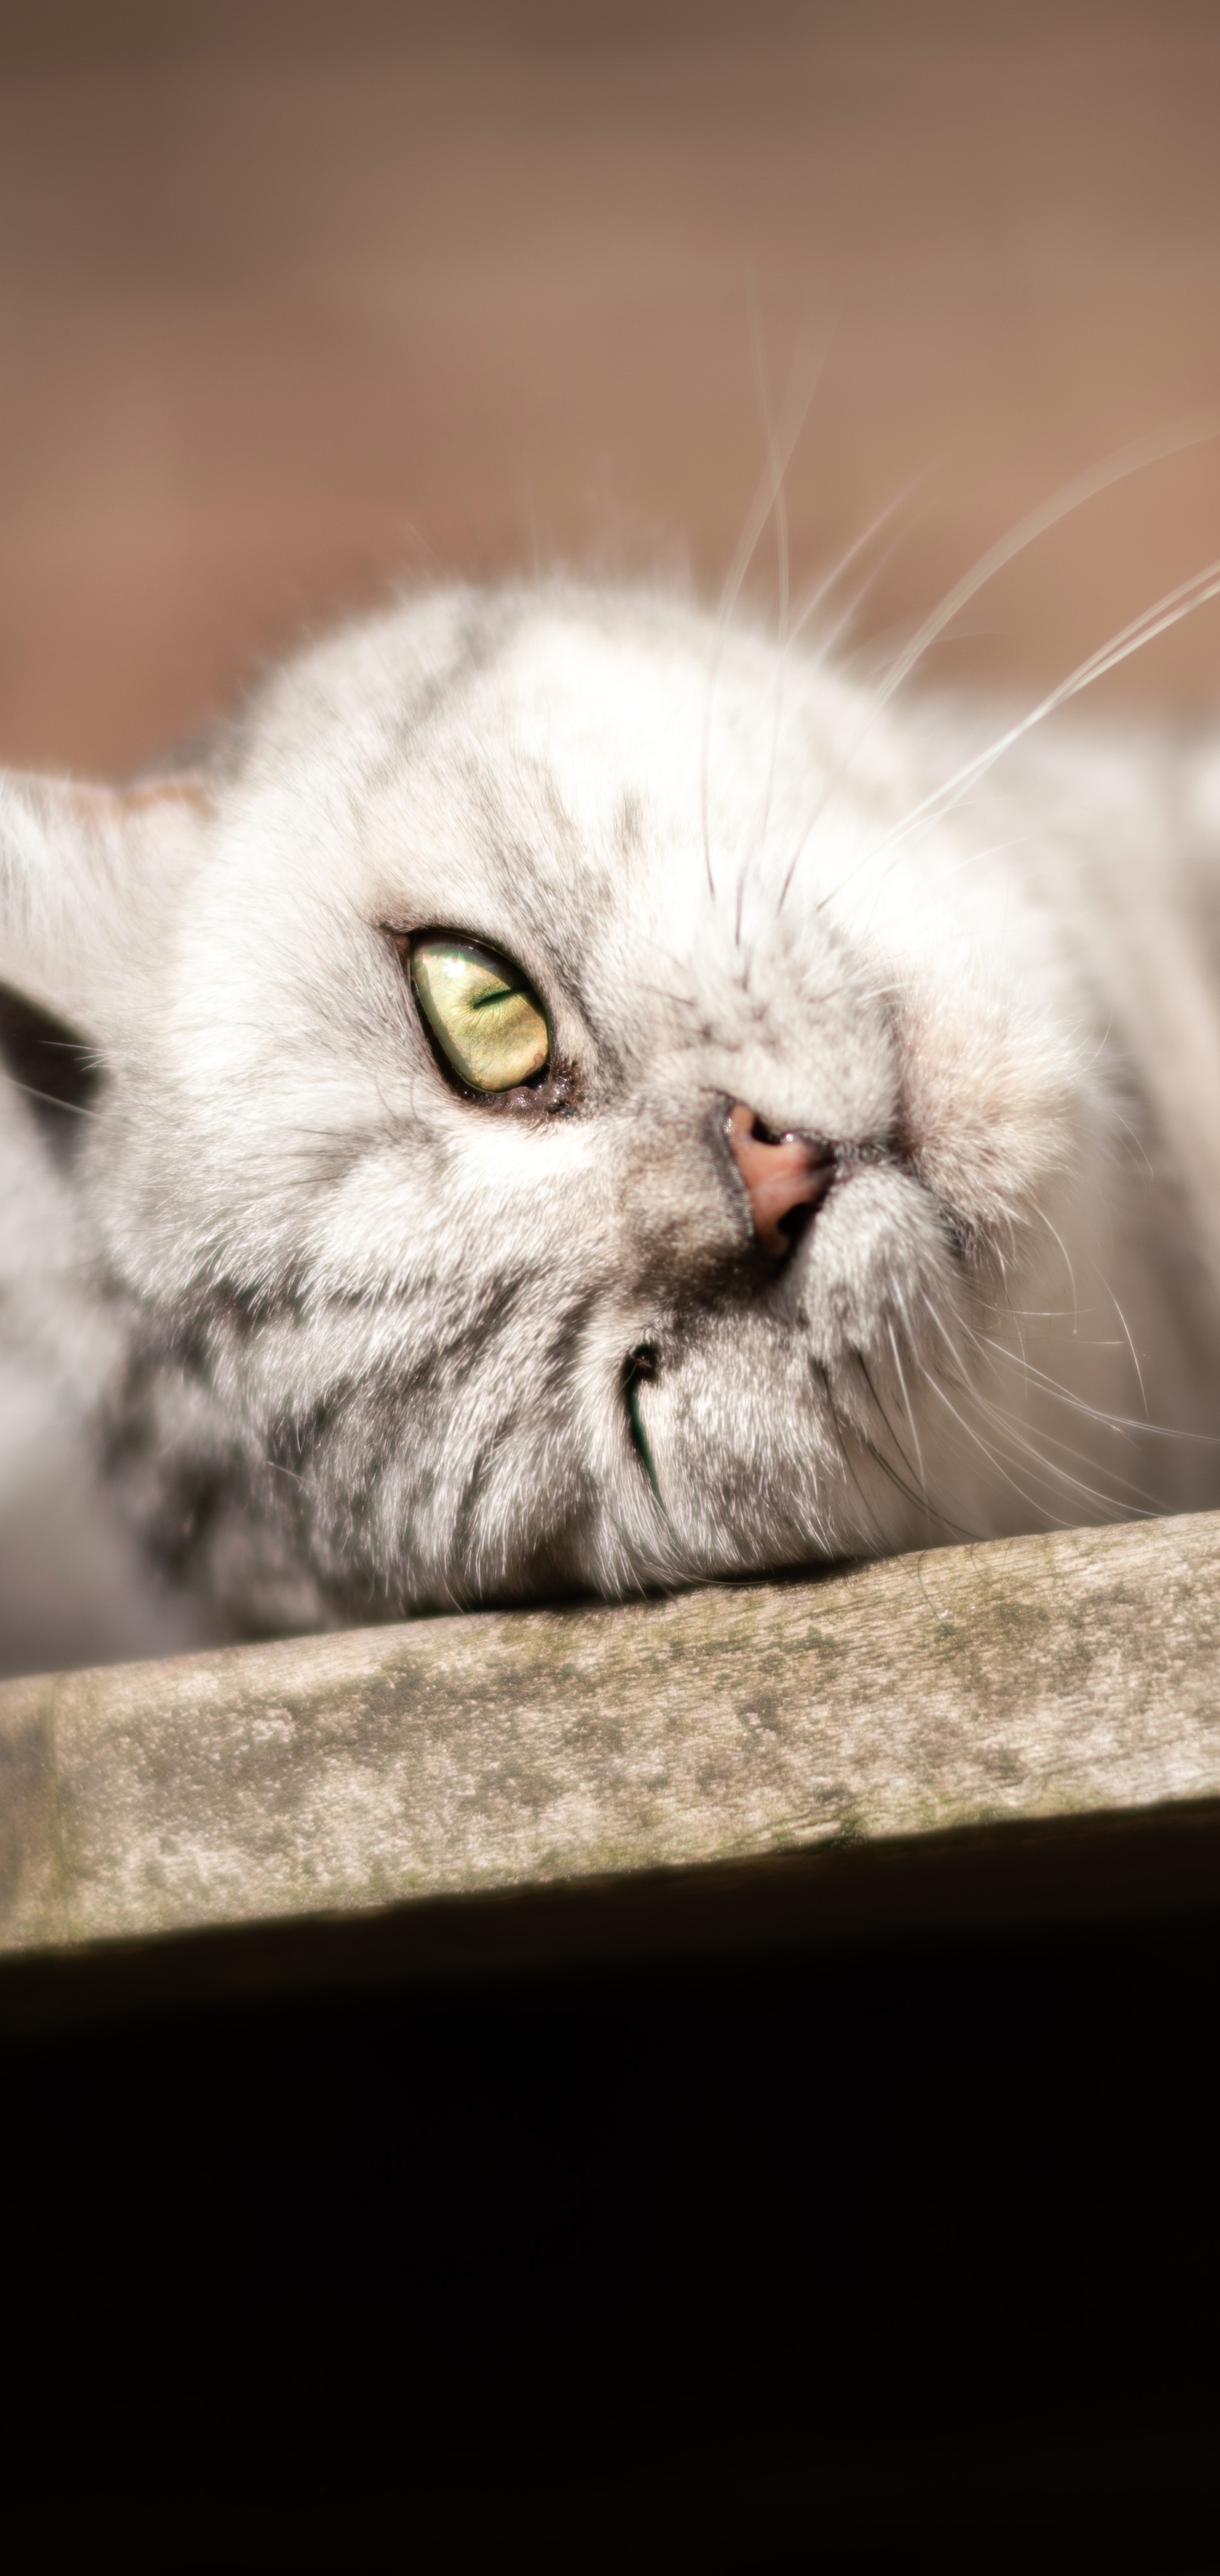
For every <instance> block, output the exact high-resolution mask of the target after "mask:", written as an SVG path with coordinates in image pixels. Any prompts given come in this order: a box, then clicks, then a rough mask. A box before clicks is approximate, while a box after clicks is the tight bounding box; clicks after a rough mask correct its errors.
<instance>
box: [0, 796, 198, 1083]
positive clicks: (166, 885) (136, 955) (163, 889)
mask: <svg viewBox="0 0 1220 2576" xmlns="http://www.w3.org/2000/svg"><path fill="white" fill-rule="evenodd" d="M208 818H209V800H208V794H207V789H206V786H205V784H204V782H203V781H202V780H201V779H199V778H196V777H194V776H183V777H171V778H165V779H157V780H154V781H152V782H151V783H150V784H147V785H145V786H142V787H135V788H130V789H120V788H110V787H92V786H82V785H80V784H79V783H77V782H76V781H75V780H71V779H58V778H37V777H30V776H25V775H20V774H18V773H15V772H12V771H5V772H0V984H3V985H5V986H7V987H8V989H9V992H10V994H14V993H15V994H18V995H21V996H23V997H24V999H25V1000H26V1001H27V1002H28V1004H29V1005H31V1006H32V1007H33V1008H34V1009H36V1010H38V1011H41V1012H43V1013H50V1014H52V1015H53V1016H54V1017H55V1018H56V1019H58V1020H61V1021H63V1022H66V1023H67V1024H68V1025H69V1027H70V1028H71V1029H72V1030H74V1031H75V1032H76V1033H77V1034H78V1035H79V1037H80V1038H81V1039H82V1040H84V1041H85V1042H86V1043H87V1044H88V1045H89V1046H90V1047H92V1048H94V1049H96V1050H97V1051H98V1053H99V1054H101V1055H102V1056H104V1055H105V1053H106V1051H107V1047H108V1045H109V1044H110V1043H111V1042H112V1041H113V1039H115V1038H116V1037H117V1036H118V1035H119V1033H120V1031H121V1029H122V1027H123V1025H124V1022H125V1020H126V1018H127V1016H128V1013H129V1012H130V1009H131V1007H132V1001H133V981H134V974H133V970H137V969H138V965H139V961H140V959H141V957H142V956H145V955H147V954H148V952H149V949H150V947H151V945H152V942H153V938H154V935H155V928H156V923H157V919H158V917H159V915H161V914H162V913H163V911H164V910H165V908H166V906H167V904H168V903H169V902H170V901H172V897H173V892H174V889H175V887H176V886H177V884H178V883H179V882H180V881H181V878H182V876H183V874H184V873H185V872H186V871H187V870H188V869H189V868H190V866H191V863H192V861H193V859H194V858H195V856H196V855H197V853H198V851H199V849H200V847H201V845H202V840H203V835H204V832H205V830H206V828H207V823H208Z"/></svg>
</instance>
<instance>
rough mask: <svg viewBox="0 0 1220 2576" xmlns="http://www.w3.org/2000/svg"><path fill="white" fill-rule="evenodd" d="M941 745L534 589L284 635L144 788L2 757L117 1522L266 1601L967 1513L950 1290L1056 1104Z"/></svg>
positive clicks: (776, 676) (518, 1579) (1020, 1272)
mask: <svg viewBox="0 0 1220 2576" xmlns="http://www.w3.org/2000/svg"><path fill="white" fill-rule="evenodd" d="M948 765H949V764H948V762H947V760H946V759H945V758H943V757H942V756H941V754H940V751H939V749H938V746H937V743H936V739H935V727H934V726H932V727H931V728H929V727H928V726H927V725H922V726H920V725H912V724H910V723H909V722H906V723H898V722H896V721H895V720H894V719H893V718H892V716H891V715H889V714H886V713H883V712H879V711H878V710H877V709H876V708H875V706H874V705H873V703H872V701H871V700H870V699H869V698H868V697H867V695H865V694H864V693H862V692H859V691H857V690H856V689H854V688H852V687H851V686H850V685H849V684H848V683H847V682H846V681H845V680H843V679H841V678H839V677H837V676H836V675H835V674H834V672H833V671H831V670H828V669H827V668H826V667H825V666H824V665H823V664H821V663H820V662H819V661H818V660H817V658H816V657H815V656H812V655H809V656H804V655H802V654H801V653H799V652H797V651H795V650H793V651H789V652H787V653H784V652H781V651H780V649H779V648H778V647H777V646H776V645H774V644H773V643H772V642H770V641H769V640H768V639H767V638H766V637H765V636H764V635H763V634H761V633H750V632H748V631H746V632H738V631H734V632H732V633H724V632H722V631H721V630H719V629H718V628H717V627H716V626H715V625H714V624H713V622H712V621H710V620H708V619H705V618H704V617H703V616H702V615H700V614H699V613H698V612H697V611H696V610H694V609H693V608H690V607H688V606H686V605H685V604H683V603H681V602H675V601H673V600H670V599H667V598H664V597H659V596H653V595H650V594H640V593H638V592H632V593H628V594H616V593H602V592H597V591H585V590H581V589H578V588H574V587H572V588H569V587H564V586H560V585H549V586H539V587H534V588H514V589H505V590H500V591H493V592H476V591H470V590H446V591H441V592H437V593H433V594H430V595H426V596H423V597H420V598H418V599H413V600H408V601H406V602H405V603H404V604H402V605H401V606H399V607H397V608H395V609H393V610H392V611H391V612H389V613H388V614H385V615H383V616H380V617H378V618H375V619H373V620H371V621H369V622H367V623H365V624H363V625H361V626H358V627H355V628H353V629H351V630H349V631H347V632H344V633H341V634H339V635H338V636H336V637H335V638H333V639H332V640H331V641H329V642H327V643H325V644H323V645H321V646H320V647H318V648H316V649H314V650H312V651H310V652H307V653H306V654H305V655H304V656H303V657H302V658H301V659H300V660H299V661H297V662H296V663H295V664H293V665H291V666H290V667H289V668H288V669H287V670H286V671H284V672H283V673H282V674H280V675H279V676H278V677H277V678H276V679H275V680H274V681H273V682H272V683H271V684H270V685H269V686H268V688H267V689H266V690H265V691H264V692H263V694H262V695H261V696H260V697H259V699H258V700H257V701H256V702H255V703H254V705H253V706H252V707H251V709H250V710H249V712H248V714H247V716H246V718H245V720H244V721H243V722H242V724H241V725H240V726H239V727H237V728H235V729H234V731H233V732H232V733H231V734H230V735H229V736H227V737H226V739H225V741H224V743H223V745H222V747H221V749H220V750H219V752H218V753H217V755H216V756H215V757H214V759H212V760H211V762H210V763H209V764H208V765H207V766H206V767H205V768H204V769H203V770H202V771H201V772H200V773H199V774H198V775H193V776H191V777H186V778H180V779H173V778H168V779H166V780H164V781H154V782H152V783H151V784H150V785H147V786H145V787H143V788H141V789H139V790H137V791H136V792H135V793H133V794H129V795H122V794H118V793H111V792H109V791H103V790H93V789H83V788H77V787H71V786H64V785H59V784H54V783H48V782H31V781H23V780H9V781H8V782H7V783H6V785H5V788H4V801H3V812H2V817H0V861H2V864H3V868H4V886H5V893H4V898H3V930H4V938H3V948H2V951H0V974H2V975H3V977H4V979H5V982H6V984H7V986H8V988H9V991H10V1011H9V1027H10V1040H11V1039H12V1030H13V1027H14V1026H15V1025H16V1023H17V1022H18V1021H19V1020H20V1015H21V1011H22V1010H24V1011H25V1012H26V1014H27V1020H26V1038H25V1041H24V1044H25V1056H24V1059H23V1062H24V1078H25V1079H26V1081H27V1084H28V1085H29V1087H30V1089H31V1090H32V1091H34V1092H37V1091H38V1090H40V1089H42V1090H46V1089H47V1088H48V1087H49V1088H50V1089H52V1090H53V1089H54V1083H53V1082H52V1081H50V1080H49V1076H48V1079H47V1080H41V1079H40V1078H39V1076H38V1070H37V1068H38V1066H39V1065H41V1067H42V1069H43V1074H44V1075H47V1069H48V1068H51V1069H52V1070H54V1069H56V1068H57V1069H58V1074H59V1077H60V1087H61V1089H62V1091H63V1092H64V1094H65V1098H64V1099H63V1100H62V1101H61V1103H60V1113H59V1115H58V1120H57V1125H58V1129H59V1130H60V1131H62V1132H60V1133H58V1134H57V1137H56V1138H55V1139H54V1140H49V1141H48V1146H47V1151H48V1153H49V1154H51V1155H53V1156H57V1157H58V1165H59V1169H60V1171H61V1173H62V1182H61V1184H60V1186H61V1189H62V1193H63V1199H64V1205H65V1207H66V1208H69V1207H70V1220H68V1219H66V1220H65V1232H64V1236H63V1242H62V1245H61V1247H60V1249H59V1251H58V1253H57V1254H56V1255H55V1260H56V1261H57V1262H58V1265H59V1271H60V1273H61V1274H62V1278H67V1276H68V1274H69V1273H70V1274H71V1283H72V1290H73V1293H74V1294H76V1295H77V1296H78V1297H79V1298H81V1299H83V1300H84V1301H85V1302H86V1303H87V1304H88V1305H89V1307H90V1309H91V1310H92V1311H94V1312H96V1311H98V1310H101V1311H104V1313H105V1316H106V1318H107V1327H108V1339H107V1343H106V1349H107V1359H106V1363H105V1367H104V1369H102V1370H100V1372H99V1377H98V1384H97V1387H96V1390H95V1406H96V1414H97V1420H98V1424H99V1429H100V1435H101V1437H102V1439H103V1441H104V1443H105V1447H106V1454H107V1459H108V1464H109V1468H110V1471H111V1473H112V1474H113V1475H114V1476H115V1478H116V1479H117V1480H118V1481H119V1482H120V1483H121V1485H122V1486H123V1488H124V1490H125V1491H126V1493H127V1495H128V1498H129V1501H130V1504H131V1507H132V1509H133V1510H134V1512H135V1513H136V1515H137V1517H138V1519H139V1520H140V1522H141V1524H142V1526H143V1528H144V1531H145V1534H146V1536H147V1538H148V1540H149V1543H150V1545H152V1546H153V1547H154V1548H155V1549H156V1550H157V1551H159V1552H160V1554H161V1555H162V1556H163V1557H165V1558H167V1559H169V1560H171V1561H173V1562H176V1563H178V1564H180V1565H182V1566H183V1567H184V1568H185V1567H190V1568H192V1569H193V1570H194V1571H195V1572H196V1573H198V1574H199V1575H200V1576H201V1577H202V1578H203V1579H205V1580H206V1581H207V1582H209V1583H210V1584H211V1586H212V1587H213V1588H214V1589H215V1590H216V1591H217V1592H218V1593H219V1594H220V1595H221V1597H222V1598H224V1599H225V1600H227V1601H228V1602H229V1603H230V1604H231V1605H232V1607H233V1608H234V1610H235V1612H236V1614H237V1615H238V1616H239V1617H240V1618H241V1619H243V1620H244V1621H247V1622H249V1623H253V1624H259V1625H265V1626H275V1625H279V1624H287V1623H290V1622H295V1621H298V1620H312V1619H317V1618H333V1617H360V1616H367V1615H385V1614H387V1613H388V1614H393V1613H394V1612H396V1611H400V1610H405V1609H408V1608H411V1607H417V1606H439V1605H444V1604H453V1603H461V1602H472V1601H477V1600H484V1599H493V1598H524V1597H528V1596H530V1595H531V1594H532V1595H535V1596H537V1595H538V1594H545V1593H550V1592H554V1591H557V1590H561V1589H566V1588H570V1587H582V1588H583V1587H591V1588H593V1589H595V1590H599V1591H603V1592H607V1593H612V1594H613V1593H620V1592H623V1591H627V1590H630V1589H632V1588H636V1587H639V1586H642V1585H649V1584H654V1583H668V1582H675V1581H680V1580H684V1579H690V1578H692V1577H699V1576H707V1575H713V1574H732V1573H739V1572H748V1571H755V1570H758V1569H761V1568H765V1567H775V1566H781V1565H789V1564H796V1563H801V1562H807V1561H809V1560H810V1559H814V1558H819V1557H825V1556H838V1555H843V1554H852V1553H860V1552H872V1551H875V1550H877V1549H879V1548H889V1547H894V1546H900V1545H903V1544H909V1543H914V1542H916V1541H919V1540H923V1539H927V1538H929V1537H937V1536H939V1537H945V1536H948V1535H951V1534H953V1532H954V1531H955V1530H957V1529H960V1528H962V1527H970V1528H975V1527H977V1528H981V1529H989V1528H994V1527H996V1526H1003V1525H1006V1513H1010V1512H1011V1504H1010V1503H1008V1502H1007V1501H1006V1498H1005V1497H1004V1495H1003V1494H1002V1493H1001V1491H1000V1486H999V1484H998V1483H997V1480H996V1476H995V1473H994V1470H993V1467H992V1466H991V1465H989V1463H988V1456H987V1455H986V1454H985V1451H984V1448H983V1447H982V1446H980V1445H979V1443H978V1441H977V1439H976V1436H975V1434H974V1431H973V1429H972V1426H971V1422H970V1419H969V1418H968V1417H969V1406H970V1404H971V1402H972V1400H973V1398H972V1389H973V1388H974V1386H975V1383H976V1380H977V1377H978V1372H979V1365H980V1364H979V1360H978V1353H979V1351H980V1350H981V1349H982V1346H983V1339H984V1335H983V1332H982V1330H981V1319H984V1318H986V1317H991V1316H993V1315H994V1311H995V1309H996V1307H997V1305H1001V1306H1002V1305H1003V1304H1004V1301H1005V1299H1008V1300H1009V1301H1010V1302H1011V1301H1012V1300H1013V1298H1014V1297H1015V1299H1016V1302H1018V1303H1019V1302H1021V1298H1022V1297H1023V1296H1025V1295H1026V1292H1027V1291H1028V1289H1029V1288H1030V1285H1031V1282H1036V1278H1037V1276H1038V1274H1039V1272H1040V1269H1041V1267H1042V1266H1044V1262H1045V1257H1046V1250H1047V1244H1048V1239H1049V1237H1048V1227H1049V1226H1051V1225H1052V1224H1053V1218H1054V1211H1055V1208H1056V1206H1057V1205H1058V1203H1059V1201H1060V1199H1061V1198H1062V1196H1063V1193H1064V1192H1065V1191H1070V1190H1072V1189H1074V1188H1077V1187H1078V1186H1079V1167H1080V1154H1081V1137H1082V1120H1084V1118H1085V1116H1086V1106H1087V1104H1085V1090H1084V1076H1083V1074H1082V1072H1081V1068H1080V1064H1079V1062H1078V1059H1077V1053H1076V1049H1075V1045H1074V1041H1073V1039H1072V1037H1071V1033H1070V1013H1069V1014H1066V1015H1065V1013H1064V1012H1063V1011H1062V1010H1060V1009H1059V1008H1057V1007H1056V1006H1055V994H1056V989H1057V988H1056V978H1057V977H1061V968H1060V965H1059V963H1058V961H1057V959H1056V957H1055V955H1054V954H1053V953H1051V952H1050V951H1049V950H1048V948H1047V944H1046V943H1047V932H1046V925H1045V922H1044V920H1043V918H1042V917H1041V915H1040V913H1039V909H1038V907H1037V905H1036V904H1033V903H1031V902H1029V901H1028V900H1027V899H1025V897H1024V896H1023V894H1022V892H1021V888H1020V885H1019V884H1014V882H1013V881H1012V880H1011V878H1010V876H1009V875H1008V874H1006V873H1005V871H1004V869H1003V867H1002V865H1001V864H1000V862H999V861H995V860H993V861H992V862H990V863H988V864H986V865H979V864H978V863H977V862H978V857H979V852H978V847H977V844H978V839H979V833H978V828H977V826H976V825H973V824H971V823H970V822H969V821H968V820H967V819H965V818H963V817H961V816H960V815H957V814H955V813H954V812H952V811H949V812H947V813H946V812H941V811H940V810H939V809H937V808H936V805H935V790H936V787H937V785H938V782H939V780H940V779H941V777H943V775H944V774H945V770H946V767H947V766H948ZM929 798H931V799H932V804H931V805H930V806H929V807H928V811H927V814H926V815H925V818H924V820H923V821H921V822H917V823H915V824H912V822H911V820H910V818H911V817H912V815H913V814H914V813H915V811H916V809H917V808H921V809H922V807H923V806H924V805H925V804H926V803H927V800H928V799H929ZM13 995H20V997H21V1001H20V1005H19V1006H18V1005H17V1004H15V1003H14V1002H13V1000H12V998H11V997H12V996H13ZM39 1014H51V1015H53V1017H52V1018H50V1019H47V1018H45V1017H44V1018H41V1019H40V1017H39ZM59 1022H62V1023H63V1024H64V1025H63V1027H62V1028H60V1029H59V1030H58V1034H57V1028H56V1024H57V1023H59ZM1065 1027H1067V1028H1068V1034H1067V1035H1065V1034H1064V1033H1063V1032H1064V1028H1065ZM40 1031H41V1035H40V1034H39V1032H40ZM82 1042H83V1051H81V1048H82ZM39 1046H42V1047H43V1048H44V1050H46V1049H49V1050H50V1052H44V1053H43V1054H42V1055H41V1056H39V1055H38V1053H37V1050H38V1048H39ZM73 1047H76V1048H77V1050H78V1051H77V1053H76V1054H75V1055H73V1054H72V1052H71V1050H72V1048H73ZM31 1048H33V1050H34V1053H33V1054H31V1052H30V1050H31ZM56 1050H58V1053H57V1052H56ZM31 1067H33V1068H34V1071H33V1073H31ZM78 1078H79V1080H78ZM77 1081H78V1091H79V1096H75V1095H74V1091H73V1085H74V1082H77ZM77 1113H80V1114H77ZM43 1115H44V1117H45V1118H46V1120H47V1122H48V1125H50V1124H54V1123H56V1113H55V1112H54V1110H53V1109H52V1110H48V1109H46V1107H45V1104H44V1110H43ZM69 1130H70V1131H71V1134H70V1140H68V1141H65V1140H66V1139H68V1131H69ZM39 1257H40V1256H39V1253H38V1248H37V1247H34V1246H31V1247H30V1252H29V1259H30V1262H31V1263H35V1262H36V1261H37V1259H38V1258H39ZM62 1278H61V1286H62ZM1018 1291H1019V1292H1020V1293H1019V1294H1018ZM63 1293H65V1294H66V1293H67V1291H66V1289H65V1290H64V1292H63ZM64 1311H65V1313H67V1312H68V1309H67V1308H66V1307H65V1309H64Z"/></svg>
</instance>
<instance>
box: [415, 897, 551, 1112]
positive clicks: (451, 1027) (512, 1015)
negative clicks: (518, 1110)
mask: <svg viewBox="0 0 1220 2576" xmlns="http://www.w3.org/2000/svg"><path fill="white" fill-rule="evenodd" d="M411 981H412V983H413V985H414V987H415V992H416V997H417V999H418V1002H419V1007H420V1009H421V1011H422V1012H423V1015H424V1018H425V1019H426V1021H427V1023H428V1026H429V1028H430V1029H431V1031H432V1033H433V1036H434V1037H435V1039H436V1042H437V1044H438V1046H439V1047H440V1048H441V1050H442V1053H443V1054H444V1055H446V1056H447V1057H448V1060H449V1062H450V1064H451V1065H452V1066H453V1070H454V1072H455V1073H457V1074H460V1075H461V1078H462V1081H463V1082H468V1083H469V1084H470V1087H471V1090H472V1091H512V1090H513V1089H514V1088H515V1086H516V1085H517V1084H518V1083H520V1082H530V1081H532V1079H533V1077H534V1075H535V1074H536V1073H541V1072H542V1069H543V1066H544V1065H545V1063H546V1060H547V1057H548V1056H549V1054H550V1052H551V1033H550V1030H549V1029H548V1027H547V1024H546V1015H545V1013H544V1011H543V1008H542V1004H541V1003H540V1002H539V1000H538V998H537V996H536V994H534V993H532V992H531V991H530V988H529V985H528V984H527V983H526V981H525V977H524V976H523V975H522V973H521V971H520V968H519V967H516V966H513V965H511V964H510V962H509V960H508V958H507V957H497V956H496V954H495V952H494V950H493V949H490V948H477V947H475V946H474V945H473V943H472V942H471V941H470V940H466V939H447V938H446V937H445V936H444V935H443V933H440V934H437V935H436V936H434V937H429V938H426V939H417V940H415V941H414V942H413V945H412V949H411Z"/></svg>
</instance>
